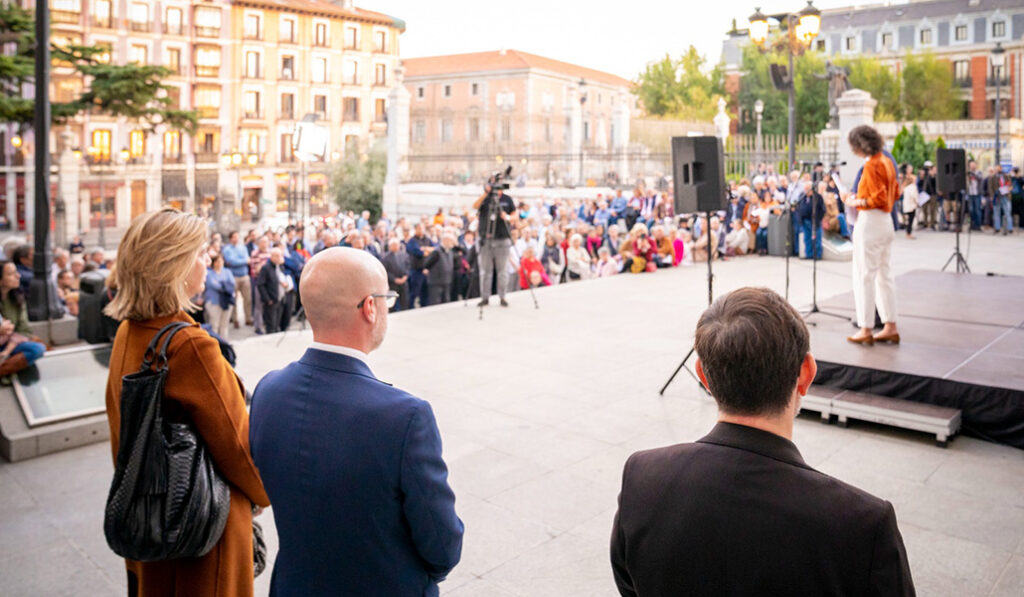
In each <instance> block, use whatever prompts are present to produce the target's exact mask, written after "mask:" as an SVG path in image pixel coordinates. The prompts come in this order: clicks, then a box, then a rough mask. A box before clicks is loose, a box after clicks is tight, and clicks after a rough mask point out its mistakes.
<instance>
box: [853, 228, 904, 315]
mask: <svg viewBox="0 0 1024 597" xmlns="http://www.w3.org/2000/svg"><path fill="white" fill-rule="evenodd" d="M895 237H896V232H895V231H894V230H893V227H892V217H891V216H890V215H889V214H887V213H885V212H883V211H881V210H878V209H867V210H862V211H860V212H858V214H857V225H856V226H854V228H853V301H854V303H855V304H856V306H857V325H859V326H860V327H862V328H872V327H874V326H875V308H876V307H877V308H878V315H879V317H881V318H882V322H883V323H892V322H895V321H896V283H895V280H894V279H893V275H892V264H891V261H892V241H893V239H894V238H895Z"/></svg>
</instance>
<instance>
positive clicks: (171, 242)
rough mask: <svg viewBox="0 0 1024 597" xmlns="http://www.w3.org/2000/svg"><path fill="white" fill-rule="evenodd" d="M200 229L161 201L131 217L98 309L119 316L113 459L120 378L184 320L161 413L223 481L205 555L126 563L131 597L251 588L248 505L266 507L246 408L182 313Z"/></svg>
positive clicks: (198, 271)
mask: <svg viewBox="0 0 1024 597" xmlns="http://www.w3.org/2000/svg"><path fill="white" fill-rule="evenodd" d="M206 235H207V227H206V223H205V222H203V220H201V219H200V218H199V217H197V216H194V215H191V214H183V213H181V212H179V211H177V210H174V209H164V210H161V211H156V212H151V213H147V214H144V215H141V216H139V217H138V218H136V219H135V220H133V221H132V223H131V225H130V226H129V227H128V231H127V233H126V234H125V236H124V239H123V240H122V241H121V245H120V247H119V249H118V251H117V267H116V269H115V270H114V273H112V274H111V278H116V280H114V282H115V284H116V288H117V295H116V296H115V297H114V300H113V301H111V303H110V304H109V305H107V307H106V310H105V311H106V313H107V315H109V316H110V317H112V318H114V319H116V320H118V321H121V322H122V323H121V326H120V327H119V328H118V330H117V337H116V338H115V339H114V345H113V348H112V349H111V355H110V376H109V377H108V379H107V397H106V398H107V418H108V420H109V422H110V446H111V449H112V451H113V455H114V459H115V460H116V459H117V449H118V441H119V437H120V424H121V411H120V405H121V377H122V376H124V375H127V374H129V373H135V372H136V371H138V370H139V367H140V366H141V364H142V358H143V353H144V351H145V350H146V346H147V345H148V344H149V342H150V340H152V339H153V336H154V335H155V334H156V333H157V331H159V330H160V329H161V328H162V327H164V326H165V325H167V324H169V323H172V322H175V321H184V322H187V323H190V324H192V326H191V327H188V328H185V329H183V330H181V331H180V332H178V333H177V334H176V335H175V336H174V339H173V341H172V342H171V345H170V348H169V350H168V356H169V360H168V364H169V368H170V371H169V373H168V376H167V384H166V386H165V388H164V401H165V402H164V415H165V416H166V417H167V418H168V419H172V420H173V419H187V420H191V421H192V422H193V423H194V424H195V427H196V429H197V430H198V432H199V434H200V436H202V438H203V441H204V442H205V443H206V448H207V450H209V454H210V456H211V457H212V458H213V461H214V464H215V465H216V467H217V470H218V472H220V474H221V475H222V476H223V477H224V479H225V480H226V481H227V482H228V484H229V485H230V487H231V506H230V510H229V513H228V521H227V525H226V526H225V527H224V534H223V535H221V538H220V541H218V542H217V544H216V545H215V546H214V548H213V549H212V550H211V551H210V552H209V553H207V554H206V555H205V556H203V557H200V558H186V559H177V560H163V561H155V562H134V561H127V562H126V565H127V568H128V587H129V588H128V594H129V595H139V596H140V597H153V596H168V597H170V596H182V597H183V596H186V595H233V596H238V595H240V596H242V597H249V596H251V595H252V594H253V583H252V580H253V546H252V505H253V503H255V504H256V505H258V506H264V507H265V506H268V505H269V500H268V499H267V495H266V492H265V491H264V490H263V483H262V482H261V481H260V477H259V473H258V472H257V470H256V466H255V465H254V464H253V461H252V456H251V454H250V452H249V415H248V413H247V412H246V409H245V397H244V391H243V388H242V383H241V381H240V380H239V379H238V377H237V376H236V375H235V373H234V371H233V370H232V369H231V366H230V365H229V364H228V362H227V361H226V360H224V357H223V356H221V353H220V348H219V346H218V343H217V341H216V340H214V339H213V338H211V337H210V335H209V334H207V333H206V332H205V331H203V330H202V329H201V328H200V327H199V326H198V325H195V322H194V321H193V320H192V318H190V317H189V316H188V315H187V314H186V313H185V311H186V310H190V309H194V308H195V307H194V306H193V305H192V304H191V303H190V301H189V297H192V296H196V295H198V294H200V293H201V292H202V291H203V286H204V285H205V281H206V268H207V262H208V260H209V256H208V253H207V251H206V243H205V241H206Z"/></svg>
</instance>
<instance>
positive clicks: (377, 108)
mask: <svg viewBox="0 0 1024 597" xmlns="http://www.w3.org/2000/svg"><path fill="white" fill-rule="evenodd" d="M373 119H374V121H376V122H387V121H388V110H387V104H386V102H385V101H384V100H383V99H376V100H374V101H373Z"/></svg>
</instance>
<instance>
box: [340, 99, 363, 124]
mask: <svg viewBox="0 0 1024 597" xmlns="http://www.w3.org/2000/svg"><path fill="white" fill-rule="evenodd" d="M341 105H342V108H343V110H344V112H345V114H344V119H345V120H359V98H357V97H346V98H343V99H342V100H341Z"/></svg>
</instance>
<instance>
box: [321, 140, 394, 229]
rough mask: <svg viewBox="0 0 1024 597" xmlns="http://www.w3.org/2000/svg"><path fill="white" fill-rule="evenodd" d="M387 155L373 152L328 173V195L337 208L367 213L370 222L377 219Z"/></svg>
mask: <svg viewBox="0 0 1024 597" xmlns="http://www.w3.org/2000/svg"><path fill="white" fill-rule="evenodd" d="M386 172H387V156H386V154H384V153H380V152H373V153H369V154H367V155H366V157H365V159H361V158H358V157H354V156H353V157H349V158H346V159H345V160H344V161H342V162H340V163H339V164H338V165H336V166H335V167H334V170H333V171H332V172H331V179H330V189H329V191H328V192H329V193H330V195H331V197H332V198H333V200H334V202H335V203H336V204H337V205H338V209H340V210H342V211H348V210H352V211H354V212H356V213H359V212H361V211H363V210H364V209H365V210H369V212H370V217H371V219H377V218H378V217H380V212H381V209H382V200H383V187H384V174H385V173H386Z"/></svg>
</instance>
